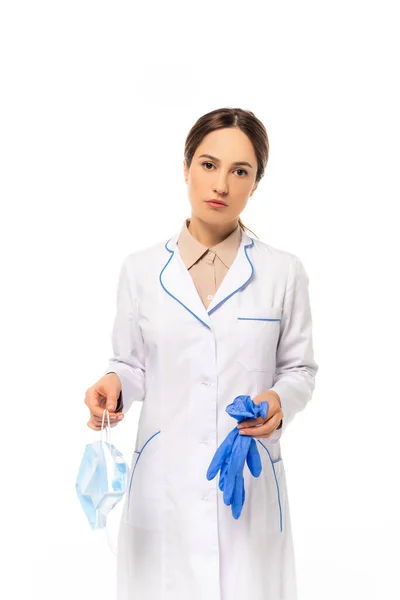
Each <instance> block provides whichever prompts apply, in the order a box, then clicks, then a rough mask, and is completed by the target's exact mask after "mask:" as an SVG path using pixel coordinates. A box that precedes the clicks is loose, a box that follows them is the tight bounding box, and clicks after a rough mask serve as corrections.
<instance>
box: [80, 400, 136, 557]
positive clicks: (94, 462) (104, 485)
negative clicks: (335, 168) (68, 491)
mask: <svg viewBox="0 0 400 600" xmlns="http://www.w3.org/2000/svg"><path fill="white" fill-rule="evenodd" d="M105 413H107V418H108V427H107V428H106V432H107V440H106V441H104V440H103V427H104V416H105ZM128 481H129V465H128V464H127V463H126V462H125V460H124V457H123V456H122V454H121V452H120V451H119V450H118V449H117V448H116V447H115V446H114V444H112V443H111V440H110V416H109V413H108V410H107V409H104V412H103V419H102V424H101V431H100V440H99V441H98V442H93V443H91V444H86V447H85V451H84V453H83V457H82V461H81V465H80V468H79V472H78V477H77V480H76V484H75V488H76V492H77V494H78V498H79V501H80V503H81V505H82V508H83V510H84V512H85V514H86V516H87V518H88V521H89V523H90V526H91V528H92V530H94V529H104V528H106V526H107V516H108V515H109V513H110V512H111V510H112V509H113V508H114V506H116V504H118V502H120V500H122V498H123V496H124V494H125V492H126V490H127V487H128ZM107 535H108V534H107ZM112 550H113V549H112ZM113 552H114V550H113ZM114 554H115V552H114Z"/></svg>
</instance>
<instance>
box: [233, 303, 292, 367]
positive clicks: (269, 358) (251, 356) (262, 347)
mask: <svg viewBox="0 0 400 600" xmlns="http://www.w3.org/2000/svg"><path fill="white" fill-rule="evenodd" d="M281 315H282V308H281V307H280V306H265V307H257V308H253V309H249V308H246V307H245V306H244V307H243V308H241V309H240V313H239V315H238V317H237V324H236V335H237V336H238V346H237V347H238V354H237V360H238V361H239V362H240V363H241V364H242V365H243V366H244V367H245V369H247V371H269V370H271V369H275V363H276V348H277V344H278V339H279V333H280V323H281Z"/></svg>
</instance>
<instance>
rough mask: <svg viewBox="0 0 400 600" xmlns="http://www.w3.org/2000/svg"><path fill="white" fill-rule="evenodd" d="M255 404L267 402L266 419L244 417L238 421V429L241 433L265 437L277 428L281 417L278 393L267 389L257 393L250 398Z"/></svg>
mask: <svg viewBox="0 0 400 600" xmlns="http://www.w3.org/2000/svg"><path fill="white" fill-rule="evenodd" d="M252 400H253V402H254V403H255V404H259V403H260V402H265V401H267V402H268V415H267V418H266V419H263V418H262V417H257V419H245V420H244V421H241V423H238V425H237V426H238V429H239V430H240V434H241V435H251V436H252V437H255V438H267V437H269V436H270V435H271V433H273V432H274V431H275V429H277V428H278V427H279V425H280V422H281V421H282V419H283V412H282V408H281V399H280V397H279V395H278V394H277V393H276V392H274V391H272V390H267V391H266V392H262V393H261V394H258V396H256V397H255V398H252Z"/></svg>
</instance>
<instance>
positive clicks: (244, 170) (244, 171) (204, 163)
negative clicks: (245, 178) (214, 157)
mask: <svg viewBox="0 0 400 600" xmlns="http://www.w3.org/2000/svg"><path fill="white" fill-rule="evenodd" d="M201 164H202V165H203V166H204V165H211V166H212V167H213V166H214V165H213V164H212V163H210V162H208V161H205V162H203V163H201ZM206 171H211V169H206ZM236 171H242V172H243V173H245V174H246V175H248V172H247V171H246V169H236ZM240 177H242V175H240Z"/></svg>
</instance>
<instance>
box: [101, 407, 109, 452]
mask: <svg viewBox="0 0 400 600" xmlns="http://www.w3.org/2000/svg"><path fill="white" fill-rule="evenodd" d="M105 413H107V419H108V426H107V425H106V427H105V430H106V436H107V440H106V441H107V442H108V443H109V444H111V436H110V429H111V428H110V413H109V412H108V410H107V409H106V408H105V409H104V410H103V418H102V420H101V430H100V441H101V442H102V441H103V429H104V415H105Z"/></svg>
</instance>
